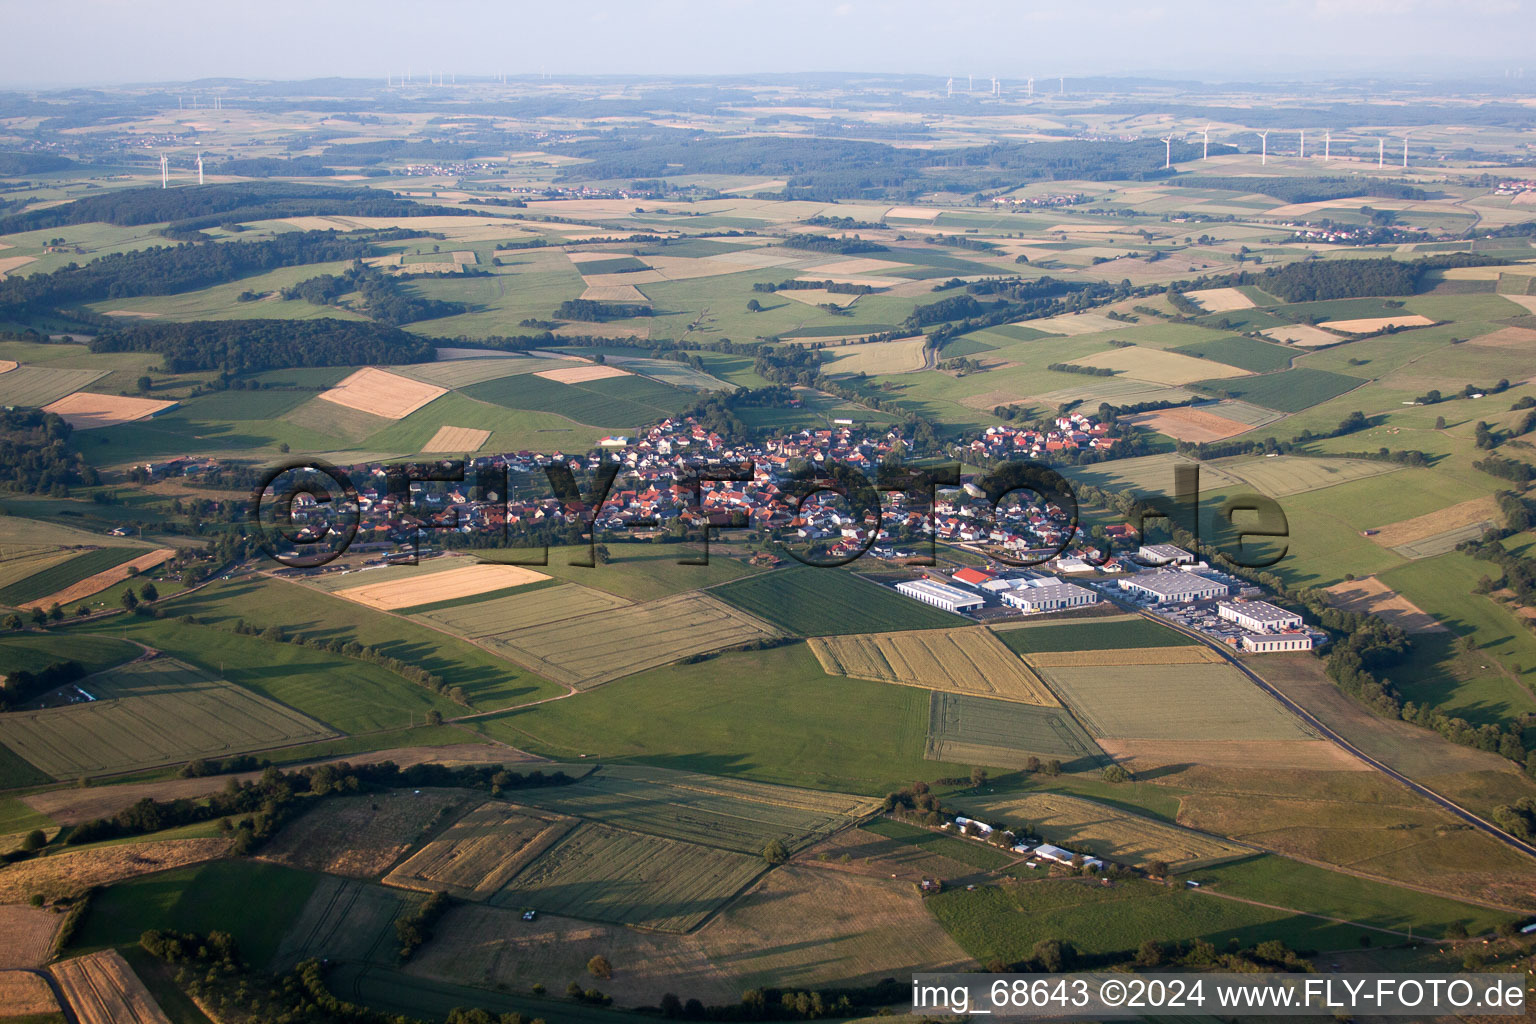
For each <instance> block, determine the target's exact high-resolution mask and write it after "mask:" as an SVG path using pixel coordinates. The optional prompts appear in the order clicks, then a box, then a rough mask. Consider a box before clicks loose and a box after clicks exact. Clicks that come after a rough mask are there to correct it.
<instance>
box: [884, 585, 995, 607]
mask: <svg viewBox="0 0 1536 1024" xmlns="http://www.w3.org/2000/svg"><path fill="white" fill-rule="evenodd" d="M896 590H897V591H898V592H899V593H902V594H905V595H907V596H908V597H910V598H912V599H913V600H915V601H921V602H923V603H924V604H931V605H933V606H934V607H935V608H943V609H944V610H945V611H947V612H968V611H972V610H974V609H976V608H980V607H981V606H982V605H984V604H986V602H985V601H983V600H982V599H981V598H979V597H977V596H976V595H974V594H967V593H966V592H965V591H963V590H960V589H958V588H956V587H947V586H945V585H944V584H942V583H935V582H933V581H932V580H908V581H907V582H905V583H898V584H896Z"/></svg>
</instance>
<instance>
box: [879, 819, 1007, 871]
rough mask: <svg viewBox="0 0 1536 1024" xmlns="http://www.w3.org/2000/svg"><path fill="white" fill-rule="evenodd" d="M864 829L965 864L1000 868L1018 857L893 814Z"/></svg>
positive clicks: (992, 868)
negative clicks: (907, 821) (895, 816)
mask: <svg viewBox="0 0 1536 1024" xmlns="http://www.w3.org/2000/svg"><path fill="white" fill-rule="evenodd" d="M863 829H864V831H865V832H873V833H874V834H875V835H877V836H884V837H885V838H886V839H895V840H897V841H899V842H902V843H905V844H907V845H908V846H915V847H917V848H918V849H919V850H922V851H924V852H925V853H930V854H935V855H937V856H940V857H948V858H949V859H950V860H957V861H959V862H960V863H962V864H969V865H970V866H971V867H973V868H979V869H981V870H982V871H997V870H1000V869H1002V868H1005V867H1007V866H1008V865H1009V864H1012V863H1013V862H1014V861H1015V860H1017V859H1018V857H1017V855H1015V854H1013V853H1010V852H1009V851H1007V850H1004V849H1000V848H999V847H996V846H990V845H988V844H986V843H981V842H977V841H976V840H974V839H961V838H960V837H959V836H955V835H945V834H944V833H943V832H935V831H934V830H933V829H931V828H920V827H918V826H917V825H908V824H907V823H906V822H904V821H895V820H893V819H891V818H880V819H878V820H876V821H871V822H869V823H868V824H867V825H864V826H863Z"/></svg>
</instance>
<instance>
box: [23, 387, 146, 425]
mask: <svg viewBox="0 0 1536 1024" xmlns="http://www.w3.org/2000/svg"><path fill="white" fill-rule="evenodd" d="M175 404H176V403H175V402H162V401H160V400H158V399H154V398H130V397H129V396H127V395H97V394H92V393H91V392H89V391H76V392H75V393H74V394H72V395H66V396H64V397H63V398H61V399H59V400H58V401H57V402H50V403H49V404H47V405H45V406H43V411H44V412H51V413H53V414H55V415H56V416H61V417H63V419H64V422H66V423H68V424H69V425H70V426H72V427H74V428H75V429H76V430H90V429H91V428H93V427H115V426H117V425H118V424H120V423H132V422H133V421H134V420H142V419H148V418H149V417H151V416H154V415H156V414H157V413H162V412H164V411H165V410H167V409H169V408H171V407H172V406H174V405H175Z"/></svg>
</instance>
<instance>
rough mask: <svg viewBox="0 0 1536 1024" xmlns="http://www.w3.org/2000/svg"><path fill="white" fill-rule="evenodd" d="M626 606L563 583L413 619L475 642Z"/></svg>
mask: <svg viewBox="0 0 1536 1024" xmlns="http://www.w3.org/2000/svg"><path fill="white" fill-rule="evenodd" d="M627 604H629V602H628V601H626V600H624V599H623V598H622V597H615V596H614V595H612V594H608V593H605V592H604V591H601V590H592V589H590V588H588V587H583V586H581V585H579V584H576V583H563V584H560V585H558V586H553V587H543V588H541V589H538V590H534V591H531V592H529V593H512V594H508V595H507V596H506V597H492V598H490V599H488V600H484V601H476V602H474V603H473V604H463V605H456V606H454V607H452V608H440V609H435V610H433V611H425V612H418V613H417V614H416V617H417V618H420V619H426V620H427V621H429V622H434V623H436V624H437V625H439V626H441V627H443V628H444V629H446V630H448V631H449V632H450V633H456V634H458V635H459V636H466V637H471V638H476V639H478V638H481V637H488V636H495V635H497V634H500V633H505V632H508V631H509V630H515V629H526V628H531V627H534V626H543V625H547V624H548V623H551V622H559V621H560V620H561V619H572V618H577V617H580V616H583V615H596V614H598V613H600V612H606V611H612V610H614V609H616V608H623V607H624V606H625V605H627Z"/></svg>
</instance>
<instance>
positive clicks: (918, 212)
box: [885, 206, 944, 220]
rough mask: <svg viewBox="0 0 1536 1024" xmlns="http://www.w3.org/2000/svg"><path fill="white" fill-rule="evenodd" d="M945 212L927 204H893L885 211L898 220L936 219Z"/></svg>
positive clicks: (887, 214) (888, 215)
mask: <svg viewBox="0 0 1536 1024" xmlns="http://www.w3.org/2000/svg"><path fill="white" fill-rule="evenodd" d="M943 212H944V211H943V210H935V209H932V208H930V207H926V206H893V207H891V208H890V209H889V210H886V211H885V215H886V216H887V217H895V218H896V219H897V220H935V219H937V218H938V216H939V214H941V213H943Z"/></svg>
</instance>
